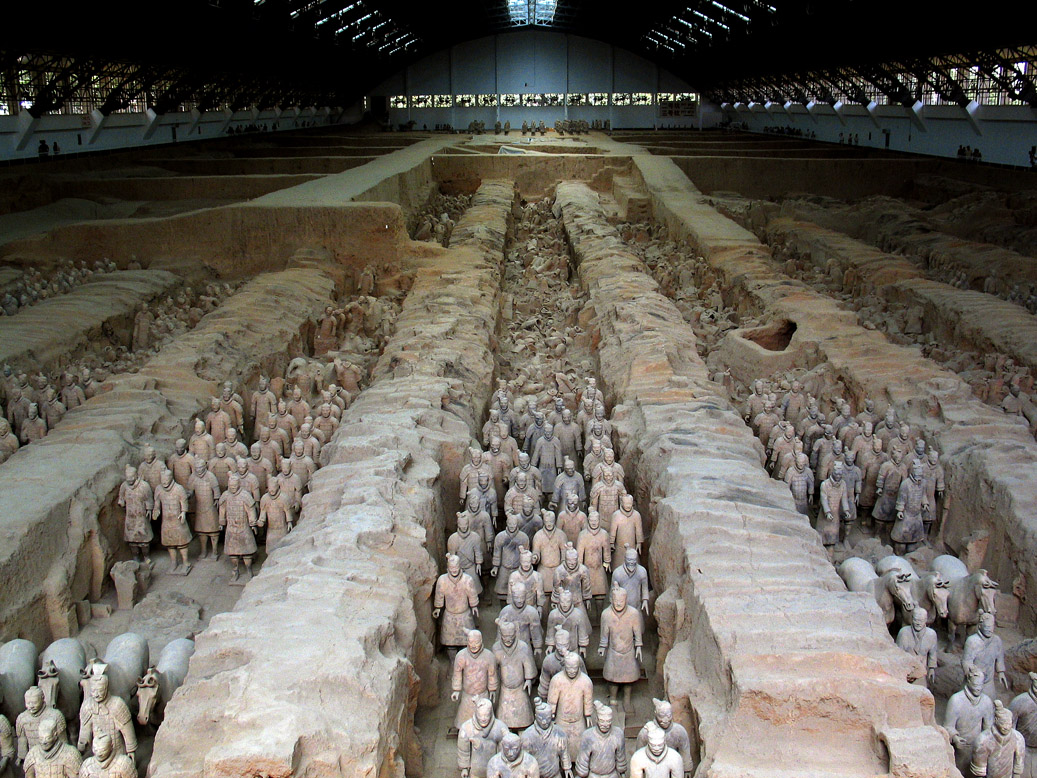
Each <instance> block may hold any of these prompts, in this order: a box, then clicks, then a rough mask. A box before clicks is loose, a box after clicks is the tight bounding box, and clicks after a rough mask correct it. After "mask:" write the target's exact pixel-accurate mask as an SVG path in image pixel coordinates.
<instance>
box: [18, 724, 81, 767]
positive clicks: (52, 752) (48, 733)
mask: <svg viewBox="0 0 1037 778" xmlns="http://www.w3.org/2000/svg"><path fill="white" fill-rule="evenodd" d="M38 734H39V743H37V744H36V745H35V746H33V747H32V748H31V749H29V753H28V754H27V755H26V757H25V762H24V763H23V764H22V770H23V771H24V774H25V778H76V777H77V776H78V775H79V768H80V766H82V763H83V758H82V757H81V756H80V755H79V751H76V749H74V748H73V747H72V746H70V745H69V744H68V743H66V742H64V738H63V736H62V734H63V733H62V732H61V731H60V728H59V726H58V723H57V722H56V721H55V720H54V719H46V720H44V721H42V722H40V728H39V733H38Z"/></svg>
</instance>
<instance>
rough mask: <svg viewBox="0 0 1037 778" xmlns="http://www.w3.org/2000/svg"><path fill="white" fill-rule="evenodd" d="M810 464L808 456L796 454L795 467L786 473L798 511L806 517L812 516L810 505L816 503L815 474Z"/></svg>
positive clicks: (786, 480) (786, 479) (786, 481)
mask: <svg viewBox="0 0 1037 778" xmlns="http://www.w3.org/2000/svg"><path fill="white" fill-rule="evenodd" d="M809 462H810V460H809V459H808V458H807V455H806V454H796V459H795V461H794V464H793V466H792V467H790V468H789V469H788V471H787V472H786V473H785V483H787V484H788V485H789V490H790V491H791V492H792V499H793V500H794V501H795V503H796V510H797V511H799V512H800V513H802V514H803V515H804V516H808V515H809V514H810V504H811V503H812V502H813V501H814V473H813V471H812V470H811V469H810V464H809Z"/></svg>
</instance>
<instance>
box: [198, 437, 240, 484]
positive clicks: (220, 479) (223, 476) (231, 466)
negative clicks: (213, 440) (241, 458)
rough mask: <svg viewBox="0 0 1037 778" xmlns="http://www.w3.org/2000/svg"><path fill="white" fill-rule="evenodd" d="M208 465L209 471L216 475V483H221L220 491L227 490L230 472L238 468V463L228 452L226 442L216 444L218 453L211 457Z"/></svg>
mask: <svg viewBox="0 0 1037 778" xmlns="http://www.w3.org/2000/svg"><path fill="white" fill-rule="evenodd" d="M206 466H207V467H208V468H209V472H210V473H212V474H213V475H214V476H216V483H218V484H219V485H220V491H224V492H225V491H227V482H228V480H229V479H230V474H231V473H233V472H234V471H235V470H237V469H238V463H237V462H235V461H234V457H232V456H231V455H230V454H228V453H227V444H226V443H217V444H216V453H215V454H214V455H213V456H212V458H211V459H209V461H208V462H207V463H206Z"/></svg>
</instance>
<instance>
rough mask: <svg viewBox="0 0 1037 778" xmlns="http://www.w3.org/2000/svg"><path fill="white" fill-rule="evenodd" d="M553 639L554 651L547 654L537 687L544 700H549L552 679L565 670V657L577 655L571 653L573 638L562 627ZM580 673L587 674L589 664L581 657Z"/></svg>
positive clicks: (557, 629)
mask: <svg viewBox="0 0 1037 778" xmlns="http://www.w3.org/2000/svg"><path fill="white" fill-rule="evenodd" d="M553 639H554V651H549V652H548V653H547V655H546V656H545V657H544V663H543V665H542V666H541V667H540V685H539V686H538V687H537V695H538V696H539V697H540V699H542V700H546V699H547V692H548V688H549V687H550V686H551V679H552V678H554V677H555V676H556V675H558V673H560V672H562V670H563V669H565V668H564V665H565V657H567V656H568V655H569V654H570V653H574V654H575V653H576V652H575V651H572V652H570V651H569V643H570V641H571V638H570V637H569V633H568V632H566V631H565V630H564V629H562V628H561V627H556V628H555V634H554V636H553ZM580 672H581V673H586V672H587V663H586V662H584V661H583V657H582V656H581V657H580Z"/></svg>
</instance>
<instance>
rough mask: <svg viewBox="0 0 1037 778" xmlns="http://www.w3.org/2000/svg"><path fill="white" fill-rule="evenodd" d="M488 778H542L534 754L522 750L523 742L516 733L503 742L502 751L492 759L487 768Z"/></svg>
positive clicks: (508, 735) (506, 737)
mask: <svg viewBox="0 0 1037 778" xmlns="http://www.w3.org/2000/svg"><path fill="white" fill-rule="evenodd" d="M486 776H487V778H540V766H539V765H538V764H537V760H536V758H535V757H534V756H533V755H532V754H527V753H526V751H525V750H524V749H523V748H522V741H521V740H520V739H519V736H518V735H516V734H515V733H514V732H509V733H508V734H507V735H505V736H504V739H503V740H501V744H500V751H499V752H498V753H496V754H494V755H493V756H492V757H490V761H489V763H488V764H487V766H486Z"/></svg>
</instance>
